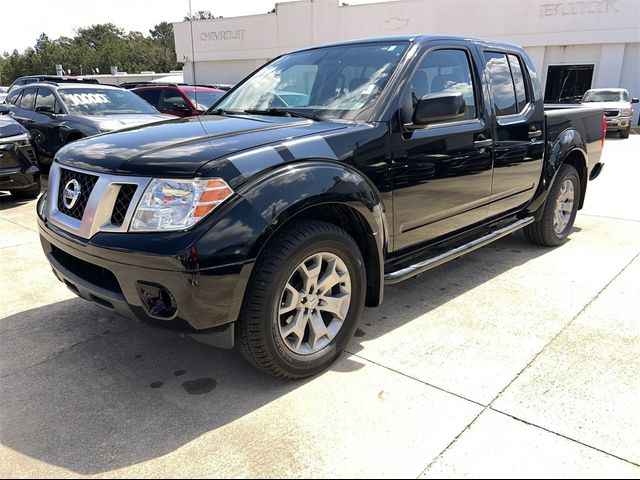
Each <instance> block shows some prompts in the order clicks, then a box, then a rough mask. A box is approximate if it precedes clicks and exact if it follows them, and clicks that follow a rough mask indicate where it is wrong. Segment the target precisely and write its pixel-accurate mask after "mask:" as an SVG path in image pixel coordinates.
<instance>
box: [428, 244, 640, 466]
mask: <svg viewBox="0 0 640 480" xmlns="http://www.w3.org/2000/svg"><path fill="white" fill-rule="evenodd" d="M638 257H640V252H638V253H636V254H635V255H634V256H633V258H632V259H631V260H630V261H629V262H628V263H627V264H626V265H625V266H624V267H622V269H621V270H620V271H619V272H618V273H616V274H615V275H614V276H613V278H611V279H610V280H609V281H608V282H607V283H606V284H605V285H604V287H602V288H601V289H600V290H599V291H598V293H596V294H595V295H594V296H593V298H591V300H589V301H588V302H587V303H586V304H585V305H584V306H583V307H582V308H581V309H580V311H579V312H578V313H577V314H576V315H574V317H573V318H572V319H571V320H569V322H567V324H566V325H565V326H564V327H563V328H562V329H560V331H559V332H558V333H557V334H556V335H554V336H553V338H552V339H551V340H549V341H548V342H547V343H546V344H545V346H544V347H542V349H541V350H540V351H539V352H538V353H536V354H535V355H534V356H533V358H532V359H531V360H530V361H529V362H528V363H527V365H526V366H525V367H524V368H523V369H522V370H520V371H519V372H518V373H517V374H516V376H515V377H513V379H512V380H511V381H510V382H509V383H508V384H507V386H506V387H504V388H503V389H502V390H500V392H499V393H498V395H496V396H495V397H494V399H493V400H491V401H490V402H489V404H488V405H487V406H486V407H485V408H484V409H483V410H482V411H481V412H480V413H479V414H478V415H477V416H476V417H475V418H474V419H473V420H471V422H470V423H469V424H468V425H467V426H466V427H464V428H463V429H462V431H461V432H460V433H459V434H458V435H456V436H455V437H454V438H453V440H452V441H451V442H450V443H449V445H447V446H446V447H445V448H444V450H442V451H441V452H440V453H439V454H438V455H436V456H435V457H434V458H433V460H431V462H429V464H428V465H427V466H426V468H425V469H424V470H423V471H422V473H421V474H420V475H419V476H418V478H420V477H422V476H423V475H424V474H425V473H426V472H427V471H428V470H429V469H430V468H431V467H432V466H433V464H434V463H436V462H437V461H438V460H439V459H440V458H441V457H442V455H444V453H445V452H446V451H447V450H448V449H449V448H451V446H452V445H453V444H454V443H456V442H457V441H458V438H460V437H461V436H462V434H463V433H465V432H466V431H467V430H469V429H470V428H471V426H472V425H473V424H474V423H475V422H476V420H477V419H478V418H480V416H481V415H482V414H483V413H484V412H486V411H487V410H488V409H491V410H493V403H494V402H495V401H496V400H497V399H498V398H500V395H502V394H503V393H504V392H505V390H507V389H508V388H509V387H510V386H511V385H512V384H513V382H515V381H516V380H517V379H518V378H519V377H520V375H522V373H523V372H524V371H525V370H526V369H527V368H529V367H530V366H531V364H532V363H533V362H534V361H535V360H536V359H537V358H538V357H539V356H540V355H541V354H542V352H544V351H545V350H546V349H547V347H548V346H549V345H551V343H553V342H554V341H555V340H556V339H557V338H558V337H559V336H560V335H561V334H562V333H563V332H564V331H566V330H567V328H569V326H571V325H572V324H573V322H574V321H575V320H576V319H577V318H578V317H579V316H580V315H581V314H582V313H583V312H584V311H585V310H586V309H587V308H589V306H591V304H592V303H593V302H595V300H596V299H597V298H598V297H599V296H600V295H601V294H602V293H603V292H604V291H605V290H606V289H607V288H608V287H609V285H611V284H612V283H613V281H614V280H615V279H617V278H618V277H619V276H620V275H621V274H622V273H623V272H624V271H625V270H626V269H627V268H628V267H629V265H631V264H632V263H633V262H634V261H635V260H636V259H637V258H638ZM474 403H475V402H474ZM496 411H497V410H496ZM500 413H503V412H500ZM552 433H556V432H552ZM558 435H559V434H558ZM560 436H562V435H560ZM605 453H606V452H605ZM612 456H615V455H612ZM617 458H618V457H617ZM629 463H631V464H633V462H629ZM634 465H635V464H634Z"/></svg>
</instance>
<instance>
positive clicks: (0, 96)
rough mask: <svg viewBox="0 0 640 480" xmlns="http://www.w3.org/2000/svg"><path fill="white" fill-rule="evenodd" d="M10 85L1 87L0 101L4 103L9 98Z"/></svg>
mask: <svg viewBox="0 0 640 480" xmlns="http://www.w3.org/2000/svg"><path fill="white" fill-rule="evenodd" d="M8 91H9V87H0V103H4V99H5V98H7V92H8Z"/></svg>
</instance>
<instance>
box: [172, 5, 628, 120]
mask: <svg viewBox="0 0 640 480" xmlns="http://www.w3.org/2000/svg"><path fill="white" fill-rule="evenodd" d="M174 32H175V39H176V53H177V58H178V61H180V62H184V64H185V65H184V77H185V81H186V82H195V83H235V82H237V81H238V80H240V79H242V78H243V77H244V76H245V75H247V74H248V73H250V72H252V71H253V70H255V69H256V68H257V67H259V66H260V65H262V64H263V63H265V62H266V61H268V60H270V59H271V58H273V57H275V56H277V55H280V54H282V53H285V52H288V51H291V50H296V49H300V48H304V47H307V46H310V45H317V44H322V43H329V42H336V41H341V40H346V39H353V38H362V37H371V36H383V35H405V34H417V33H432V34H447V35H464V36H472V37H480V38H489V39H495V40H501V41H508V42H513V43H517V44H519V45H522V46H524V47H525V48H526V50H527V52H528V53H529V55H530V56H531V59H532V61H533V62H534V64H535V66H536V68H537V69H538V72H540V76H541V80H542V86H543V88H544V89H545V101H547V102H566V101H573V100H575V99H576V98H578V97H579V96H580V95H581V94H582V93H584V91H585V90H587V89H589V88H596V87H623V88H626V89H627V90H629V93H630V94H631V96H632V97H640V1H638V0H584V1H568V2H567V1H562V2H558V1H555V2H554V1H552V0H482V1H479V0H397V1H387V2H374V1H372V2H370V3H360V4H358V5H348V0H347V1H340V2H339V1H338V0H300V1H297V2H286V3H278V4H276V8H275V11H273V12H271V13H265V14H260V15H251V16H243V17H233V18H219V19H211V20H199V21H195V22H177V23H174ZM194 75H195V77H194ZM634 110H635V111H634V121H633V124H634V125H637V124H638V115H639V114H640V108H639V107H638V105H637V104H636V105H634Z"/></svg>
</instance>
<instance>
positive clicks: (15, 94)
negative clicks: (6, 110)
mask: <svg viewBox="0 0 640 480" xmlns="http://www.w3.org/2000/svg"><path fill="white" fill-rule="evenodd" d="M21 93H22V91H21V90H13V91H12V92H9V95H7V98H6V99H5V100H4V103H10V104H11V105H15V104H16V102H17V101H18V100H19V99H20V94H21Z"/></svg>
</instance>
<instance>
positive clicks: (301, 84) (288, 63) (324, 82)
mask: <svg viewBox="0 0 640 480" xmlns="http://www.w3.org/2000/svg"><path fill="white" fill-rule="evenodd" d="M408 45H409V44H408V42H385V43H369V44H355V45H342V46H336V47H325V48H318V49H314V50H308V51H304V52H298V53H292V54H289V55H284V56H282V57H280V58H278V59H277V60H275V61H274V62H272V63H270V64H269V65H266V66H265V67H263V68H261V69H260V70H258V71H257V72H256V73H255V74H254V75H253V76H252V77H250V78H249V79H247V80H246V81H245V82H244V83H243V84H242V85H240V86H239V87H238V88H237V89H236V90H235V91H233V92H231V93H230V94H229V95H227V97H226V98H225V99H224V100H222V101H221V102H220V103H218V104H217V105H215V107H216V108H220V109H223V110H228V111H232V112H244V111H245V110H269V109H288V110H292V109H293V110H296V111H300V112H305V113H309V114H313V115H318V116H320V117H325V118H342V119H348V120H353V119H355V118H357V117H358V116H359V115H361V114H362V113H363V112H365V111H367V110H368V109H370V108H371V107H372V106H373V104H374V102H375V100H376V99H377V98H378V97H379V95H380V93H381V92H382V90H383V89H384V87H385V85H386V84H387V82H388V81H389V77H390V76H391V74H392V73H393V70H394V69H395V68H396V66H397V65H398V62H399V61H400V58H401V57H402V55H403V54H404V52H405V51H406V50H407V47H408Z"/></svg>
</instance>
